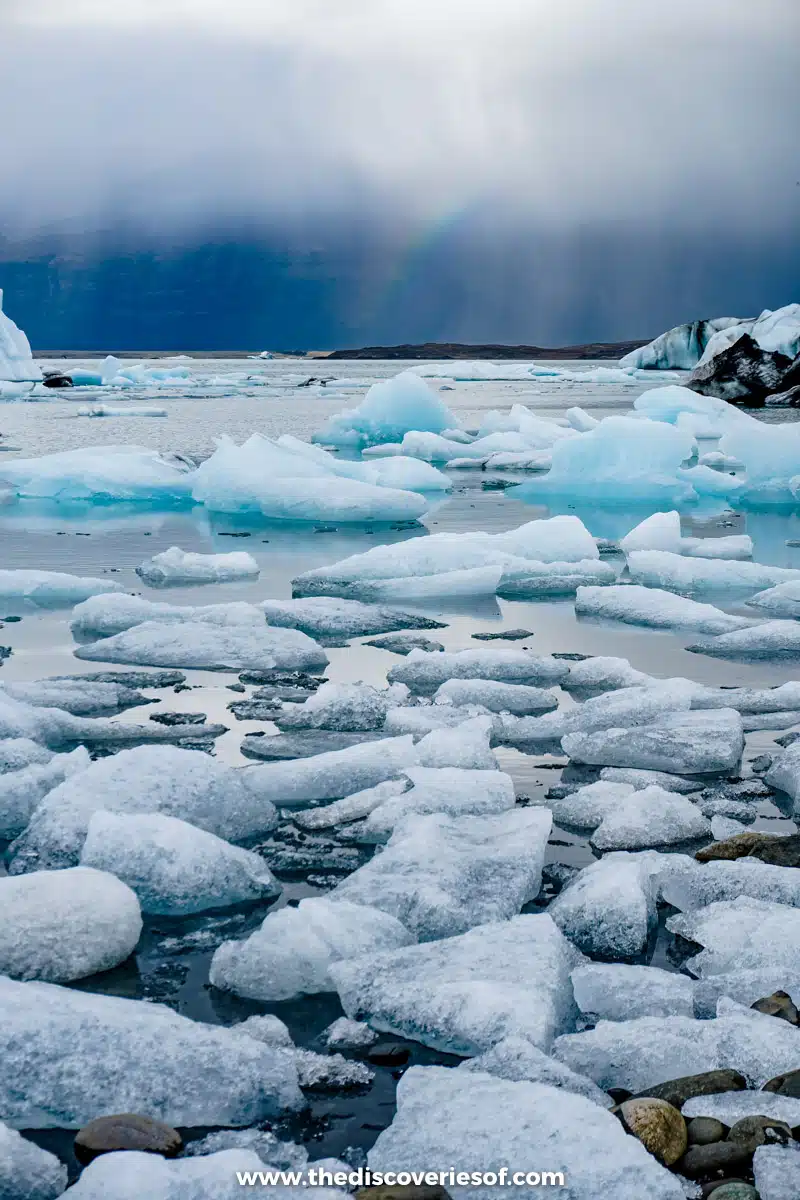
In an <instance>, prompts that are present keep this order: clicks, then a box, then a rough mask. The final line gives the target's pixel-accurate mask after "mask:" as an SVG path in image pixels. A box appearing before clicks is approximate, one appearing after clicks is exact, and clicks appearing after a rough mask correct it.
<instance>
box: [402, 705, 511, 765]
mask: <svg viewBox="0 0 800 1200" xmlns="http://www.w3.org/2000/svg"><path fill="white" fill-rule="evenodd" d="M493 725H494V721H493V718H492V717H491V716H477V717H470V718H469V719H466V720H465V721H464V722H463V724H461V725H456V726H454V727H453V728H444V729H432V730H431V732H430V733H427V734H426V735H425V737H424V738H422V740H421V741H420V742H418V744H417V753H418V754H419V762H420V766H422V767H438V768H440V769H443V768H446V767H458V768H460V769H461V770H465V771H495V770H497V759H496V758H495V756H494V754H493V752H492V750H491V749H490V746H489V738H490V736H491V733H492V729H493Z"/></svg>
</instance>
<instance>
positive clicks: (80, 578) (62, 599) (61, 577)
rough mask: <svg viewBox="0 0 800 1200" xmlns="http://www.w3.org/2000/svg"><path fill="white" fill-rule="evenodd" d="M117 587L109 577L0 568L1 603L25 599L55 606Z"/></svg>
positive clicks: (74, 602) (40, 604)
mask: <svg viewBox="0 0 800 1200" xmlns="http://www.w3.org/2000/svg"><path fill="white" fill-rule="evenodd" d="M121 591H122V587H121V585H120V584H118V583H114V582H113V581H111V580H109V579H93V578H92V577H91V576H85V575H69V574H67V573H65V572H64V571H31V570H12V571H9V570H0V601H2V602H3V603H4V604H6V603H9V602H11V603H16V602H19V601H27V603H29V604H35V605H37V607H39V608H58V607H62V606H66V605H70V604H78V603H80V602H81V601H82V600H86V599H88V597H89V596H98V595H101V594H103V593H105V592H121Z"/></svg>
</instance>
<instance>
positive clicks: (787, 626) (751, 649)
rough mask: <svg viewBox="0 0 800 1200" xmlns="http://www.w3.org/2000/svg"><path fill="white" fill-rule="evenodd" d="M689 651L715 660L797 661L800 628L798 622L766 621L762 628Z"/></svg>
mask: <svg viewBox="0 0 800 1200" xmlns="http://www.w3.org/2000/svg"><path fill="white" fill-rule="evenodd" d="M686 649H687V650H692V651H693V652H694V653H695V654H708V655H710V656H711V657H712V658H733V659H741V660H746V661H756V662H758V661H760V660H762V659H765V660H770V659H789V660H792V661H794V660H796V659H797V658H800V624H798V622H797V621H764V623H763V624H761V625H753V626H751V627H750V628H748V629H738V630H735V631H734V632H732V633H723V634H721V635H720V636H719V637H714V638H709V639H707V640H706V641H704V642H697V643H696V644H695V645H694V646H687V647H686Z"/></svg>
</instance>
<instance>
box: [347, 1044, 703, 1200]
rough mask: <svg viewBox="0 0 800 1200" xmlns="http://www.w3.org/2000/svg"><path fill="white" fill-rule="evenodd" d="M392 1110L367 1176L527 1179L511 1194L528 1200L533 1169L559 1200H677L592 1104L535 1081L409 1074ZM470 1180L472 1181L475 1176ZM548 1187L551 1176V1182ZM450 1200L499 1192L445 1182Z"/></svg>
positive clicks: (442, 1071) (665, 1174)
mask: <svg viewBox="0 0 800 1200" xmlns="http://www.w3.org/2000/svg"><path fill="white" fill-rule="evenodd" d="M397 1105H398V1111H397V1115H396V1116H395V1118H394V1120H393V1122H392V1124H391V1125H390V1126H389V1128H388V1129H386V1130H384V1131H383V1132H382V1133H381V1134H380V1135H379V1137H378V1140H377V1142H376V1143H375V1145H374V1146H373V1148H372V1149H371V1150H370V1151H369V1154H368V1162H369V1166H370V1169H371V1170H373V1171H383V1172H386V1171H420V1172H425V1171H448V1170H450V1168H451V1164H452V1163H454V1162H455V1163H456V1164H457V1166H456V1170H457V1171H463V1172H464V1173H465V1176H464V1177H465V1178H469V1174H468V1173H469V1172H470V1171H480V1172H485V1171H486V1170H487V1168H488V1169H489V1170H491V1171H493V1172H496V1171H499V1169H500V1168H501V1167H506V1165H507V1164H511V1169H512V1170H514V1171H520V1172H523V1173H528V1172H530V1173H531V1175H530V1178H531V1180H533V1179H534V1178H535V1179H536V1184H535V1185H533V1184H531V1185H528V1186H527V1187H526V1186H522V1187H517V1188H515V1189H514V1192H515V1194H516V1193H517V1192H518V1193H519V1194H520V1200H535V1198H536V1197H538V1196H539V1195H540V1193H541V1191H542V1187H541V1186H540V1184H541V1181H543V1180H544V1179H545V1178H547V1176H546V1175H544V1174H542V1172H545V1171H547V1170H548V1169H549V1168H550V1167H552V1168H554V1170H556V1171H558V1172H562V1173H563V1176H564V1178H565V1180H566V1189H567V1193H566V1194H568V1195H569V1196H571V1197H574V1198H575V1200H595V1197H597V1196H600V1195H606V1196H613V1197H615V1200H641V1197H642V1196H647V1197H648V1200H683V1197H684V1190H683V1187H682V1186H681V1184H680V1183H679V1181H678V1180H677V1179H676V1178H675V1176H674V1175H672V1174H671V1173H670V1172H669V1171H667V1170H666V1169H665V1168H664V1167H662V1166H661V1165H660V1164H659V1163H658V1162H657V1161H656V1160H655V1159H654V1158H653V1157H652V1156H651V1155H649V1154H648V1153H647V1151H646V1150H645V1148H644V1146H643V1145H642V1143H641V1142H640V1141H638V1140H637V1139H636V1138H632V1137H629V1136H628V1135H627V1134H626V1133H625V1131H624V1129H623V1128H622V1125H621V1124H620V1122H619V1121H617V1120H616V1118H615V1117H613V1116H611V1114H610V1113H608V1112H605V1111H604V1110H603V1109H602V1108H601V1107H600V1105H599V1104H596V1103H594V1102H593V1101H592V1100H589V1099H587V1098H586V1097H584V1096H580V1095H576V1094H575V1093H573V1092H566V1091H564V1090H563V1089H561V1088H554V1087H549V1086H547V1085H546V1084H544V1083H530V1082H526V1081H521V1082H512V1081H509V1080H507V1079H498V1078H497V1077H496V1076H494V1075H488V1074H484V1073H482V1072H479V1071H476V1072H474V1073H472V1072H467V1071H464V1070H461V1069H459V1070H458V1071H452V1070H448V1069H447V1068H446V1067H412V1068H411V1070H410V1071H407V1072H406V1074H405V1075H404V1076H403V1079H402V1080H401V1081H400V1084H399V1086H398V1089H397ZM479 1178H480V1176H479ZM553 1184H554V1186H555V1185H556V1176H553ZM447 1190H448V1192H449V1194H450V1195H452V1196H453V1198H454V1200H499V1197H501V1196H502V1195H505V1194H506V1193H507V1191H508V1187H507V1186H504V1185H502V1184H501V1185H500V1186H487V1185H486V1184H484V1185H483V1186H475V1185H474V1183H473V1184H471V1186H467V1187H461V1186H458V1185H456V1186H453V1185H452V1184H449V1183H448V1185H447Z"/></svg>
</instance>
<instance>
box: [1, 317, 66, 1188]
mask: <svg viewBox="0 0 800 1200" xmlns="http://www.w3.org/2000/svg"><path fill="white" fill-rule="evenodd" d="M0 317H2V313H0ZM66 1186H67V1168H66V1167H65V1166H64V1165H63V1163H61V1162H60V1161H59V1160H58V1159H57V1158H56V1156H55V1155H54V1154H50V1153H49V1152H48V1151H47V1150H41V1149H40V1148H39V1147H38V1146H37V1145H36V1144H35V1143H34V1142H29V1141H28V1139H27V1138H23V1137H21V1136H20V1134H19V1133H17V1131H16V1129H11V1128H10V1126H8V1125H5V1124H4V1123H3V1122H2V1121H0V1196H2V1197H3V1200H56V1197H57V1196H60V1195H61V1193H62V1192H63V1191H64V1190H65V1189H66Z"/></svg>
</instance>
